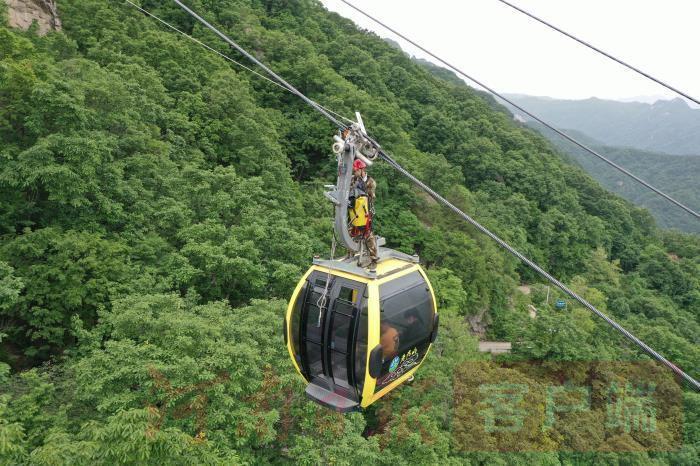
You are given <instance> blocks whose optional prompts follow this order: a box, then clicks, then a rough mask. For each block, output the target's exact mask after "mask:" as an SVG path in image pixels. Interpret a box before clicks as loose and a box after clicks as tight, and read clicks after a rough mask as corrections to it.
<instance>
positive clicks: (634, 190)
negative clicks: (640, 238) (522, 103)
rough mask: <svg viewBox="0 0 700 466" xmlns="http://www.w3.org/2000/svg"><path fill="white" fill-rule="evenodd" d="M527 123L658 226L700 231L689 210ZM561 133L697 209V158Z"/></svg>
mask: <svg viewBox="0 0 700 466" xmlns="http://www.w3.org/2000/svg"><path fill="white" fill-rule="evenodd" d="M527 124H528V126H531V127H533V128H535V129H537V130H538V131H540V132H541V133H542V134H543V135H544V136H546V137H547V138H548V139H549V140H550V141H551V142H552V144H554V145H555V146H556V147H558V148H560V149H561V150H562V151H563V152H564V153H565V154H567V155H569V156H570V157H571V159H572V161H574V162H575V163H577V164H579V165H580V166H581V167H583V168H584V169H585V170H586V171H587V172H588V173H589V174H590V175H591V176H593V177H594V178H595V179H596V180H597V181H598V182H600V183H601V184H602V185H603V186H604V187H606V188H607V189H609V190H610V191H612V192H614V193H617V194H619V195H620V196H622V197H624V198H625V199H627V200H629V201H631V202H632V203H634V204H635V205H637V206H642V207H645V208H647V209H649V211H650V212H651V214H652V215H653V216H654V219H655V220H656V221H657V222H658V225H659V226H660V227H662V228H666V229H676V230H681V231H685V232H688V233H695V234H698V233H700V222H698V221H697V220H696V219H695V217H693V216H692V215H690V214H689V213H687V212H685V211H683V210H682V209H680V208H676V207H674V206H673V204H671V203H669V202H668V201H667V200H665V199H664V198H662V197H660V196H657V195H656V194H655V193H654V192H653V191H651V190H650V189H648V188H645V187H644V186H642V185H641V184H639V183H636V182H634V180H632V179H631V178H629V177H628V176H627V175H625V174H623V173H621V172H619V171H617V170H611V169H610V166H609V165H607V164H606V163H605V162H603V161H602V160H599V159H597V158H595V157H594V156H592V155H591V154H589V153H588V152H586V151H584V150H583V149H581V148H580V147H578V146H575V145H574V144H572V143H570V142H569V141H566V140H565V139H563V138H562V137H560V136H559V135H557V134H555V133H554V132H553V131H551V130H549V129H547V128H545V127H544V126H542V125H540V124H537V123H534V122H530V123H527ZM564 132H565V133H566V134H568V135H569V136H571V137H573V138H575V139H576V140H578V141H581V142H582V143H583V144H585V145H587V146H588V147H590V148H592V149H593V150H595V151H597V152H598V153H599V154H603V155H605V157H607V158H609V159H610V160H612V161H613V162H615V163H617V164H619V165H621V166H623V167H625V168H626V169H627V170H629V171H630V172H632V173H634V174H635V175H637V176H639V177H641V178H642V179H643V180H646V181H648V182H651V183H652V184H653V185H654V186H656V187H657V188H659V189H661V190H663V192H665V193H668V194H669V195H670V196H672V197H673V198H674V199H676V200H680V202H682V203H683V204H684V205H686V206H688V207H689V208H691V209H693V210H694V211H696V212H697V211H698V210H700V190H698V180H699V179H700V157H698V156H696V155H671V154H662V153H656V152H647V151H643V150H639V149H633V148H631V147H611V146H606V145H604V144H602V143H601V142H600V141H596V140H594V139H592V138H590V137H588V136H586V135H585V134H583V133H580V132H578V131H576V130H565V131H564Z"/></svg>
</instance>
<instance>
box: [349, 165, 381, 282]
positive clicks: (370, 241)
mask: <svg viewBox="0 0 700 466" xmlns="http://www.w3.org/2000/svg"><path fill="white" fill-rule="evenodd" d="M352 173H353V176H352V179H351V180H350V198H351V200H352V203H351V206H350V223H351V225H352V229H353V231H352V236H353V237H360V238H361V241H362V240H364V241H365V244H366V245H367V251H368V252H369V257H370V260H371V262H370V265H369V268H370V269H371V270H373V269H375V268H376V267H377V260H378V259H379V255H378V253H377V239H376V238H375V236H374V232H373V231H372V217H373V215H374V199H375V198H376V190H377V183H376V182H375V181H374V179H373V178H372V177H370V176H369V175H368V174H367V164H366V163H365V162H363V161H362V160H360V159H355V161H354V162H353V164H352Z"/></svg>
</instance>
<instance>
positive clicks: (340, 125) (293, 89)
mask: <svg viewBox="0 0 700 466" xmlns="http://www.w3.org/2000/svg"><path fill="white" fill-rule="evenodd" d="M173 1H174V2H175V3H177V5H178V6H179V7H180V8H182V9H183V10H185V11H186V12H187V13H189V15H190V16H192V17H193V18H195V19H196V20H197V21H199V22H200V23H202V24H203V25H204V26H206V27H207V28H208V29H209V30H210V31H212V32H213V33H214V34H216V35H217V36H219V37H220V38H221V39H222V40H223V41H224V42H226V43H227V44H229V45H230V46H231V47H233V48H234V49H236V50H238V51H239V52H240V53H241V54H242V55H243V56H245V57H246V58H247V59H248V60H250V61H252V62H253V63H255V64H256V65H258V66H259V67H260V68H262V69H263V70H265V72H266V73H267V74H269V75H270V76H272V77H273V78H274V79H275V80H276V81H277V82H279V83H280V84H282V85H283V86H284V87H286V88H287V89H289V90H290V91H291V92H292V93H294V94H296V95H297V96H298V97H299V98H300V99H301V100H303V101H304V102H306V103H307V104H309V105H311V106H312V107H313V108H315V109H316V110H317V111H318V112H320V113H321V114H322V115H324V116H325V117H326V118H328V119H329V120H330V121H331V122H333V123H334V124H335V125H336V126H337V127H338V128H340V129H341V130H345V129H347V127H348V126H347V125H346V124H345V123H341V122H340V121H339V120H338V119H336V118H335V117H334V116H333V115H331V114H330V113H328V112H327V111H326V110H324V109H323V108H322V107H321V106H320V105H319V104H317V103H316V102H314V101H313V100H311V99H309V98H308V97H306V96H305V95H304V94H302V92H301V91H299V90H298V89H297V88H296V87H294V86H292V85H291V84H289V83H288V82H287V81H285V80H284V79H283V78H282V77H281V76H280V75H278V74H277V73H275V72H274V71H272V70H271V69H270V68H268V67H267V66H265V64H264V63H262V62H261V61H260V60H258V59H257V58H255V57H254V56H253V55H251V54H250V53H248V51H246V50H245V49H244V48H243V47H241V46H240V45H238V44H237V43H236V42H234V41H233V40H231V39H230V38H229V37H228V36H227V35H226V34H224V33H223V32H221V31H219V30H218V29H216V28H215V27H214V26H212V25H211V24H209V23H208V22H207V20H205V19H204V18H202V17H201V16H199V15H198V14H197V13H195V12H194V11H192V10H191V9H190V8H189V7H188V6H187V5H185V4H184V3H182V2H181V1H180V0H173Z"/></svg>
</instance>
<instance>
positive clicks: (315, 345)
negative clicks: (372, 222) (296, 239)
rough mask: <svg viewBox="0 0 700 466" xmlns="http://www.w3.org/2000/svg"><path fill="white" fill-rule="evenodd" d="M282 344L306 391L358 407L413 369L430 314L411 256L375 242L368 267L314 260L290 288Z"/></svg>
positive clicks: (423, 279)
mask: <svg viewBox="0 0 700 466" xmlns="http://www.w3.org/2000/svg"><path fill="white" fill-rule="evenodd" d="M284 327H285V328H284V334H285V344H286V345H287V349H288V350H289V354H290V355H291V357H292V361H293V363H294V365H295V367H296V368H297V371H299V373H300V374H301V375H302V377H304V379H305V380H306V382H307V383H308V386H307V387H306V394H307V395H308V396H309V397H310V398H311V399H312V400H314V401H316V402H317V403H319V404H321V405H324V406H327V407H329V408H332V409H334V410H336V411H339V412H349V411H353V410H357V409H360V408H366V407H367V406H369V405H370V404H372V403H373V402H375V401H377V400H378V399H379V398H381V397H382V396H384V395H386V394H387V393H389V392H390V391H391V390H393V389H395V388H396V387H398V386H399V385H401V384H402V383H403V382H405V381H406V380H407V379H408V378H409V377H411V376H412V375H413V373H414V372H415V371H416V369H417V368H418V366H420V364H421V362H422V361H423V359H424V358H425V356H426V355H427V354H428V350H429V349H430V345H431V343H433V342H434V341H435V338H436V336H437V328H438V315H437V311H436V306H435V296H434V294H433V289H432V287H431V285H430V282H429V281H428V277H427V276H426V274H425V272H424V271H423V269H422V268H421V266H420V265H419V263H418V258H417V257H416V256H408V255H404V254H401V253H398V252H396V251H392V250H388V249H383V248H382V249H380V260H379V262H378V264H377V270H376V272H370V271H368V270H367V269H364V268H360V267H358V266H357V265H356V264H355V261H354V260H353V259H346V260H338V261H327V260H318V259H316V260H314V265H313V266H312V267H311V268H310V269H309V271H308V272H307V273H306V274H305V275H304V277H303V278H302V279H301V281H300V283H299V284H298V285H297V287H296V289H295V290H294V294H293V295H292V299H291V301H290V303H289V307H288V309H287V315H286V319H285V326H284Z"/></svg>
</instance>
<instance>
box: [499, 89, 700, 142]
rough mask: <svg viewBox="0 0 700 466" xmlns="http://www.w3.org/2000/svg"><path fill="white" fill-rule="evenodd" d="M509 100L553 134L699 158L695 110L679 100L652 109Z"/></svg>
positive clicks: (659, 103) (524, 98)
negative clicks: (569, 132)
mask: <svg viewBox="0 0 700 466" xmlns="http://www.w3.org/2000/svg"><path fill="white" fill-rule="evenodd" d="M509 98H510V99H512V100H513V101H514V102H515V103H516V104H518V105H521V106H522V107H524V108H526V109H527V110H529V111H531V112H532V113H534V114H535V115H537V116H538V117H540V118H542V119H543V120H545V121H547V122H549V123H551V124H553V125H554V126H556V127H557V128H571V129H575V130H577V131H581V132H583V133H586V134H588V135H589V136H591V137H593V138H595V139H597V140H599V141H601V142H602V143H603V144H605V145H608V146H616V147H633V148H635V149H639V150H644V151H650V152H664V153H667V154H676V155H700V110H699V109H693V108H690V107H689V106H688V104H686V103H685V102H684V101H683V100H682V99H680V98H677V99H673V100H659V101H657V102H655V103H653V104H647V103H641V102H617V101H612V100H603V99H597V98H591V99H586V100H561V99H552V98H550V97H533V96H526V95H511V96H509ZM524 117H525V118H526V119H529V117H527V116H524Z"/></svg>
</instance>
